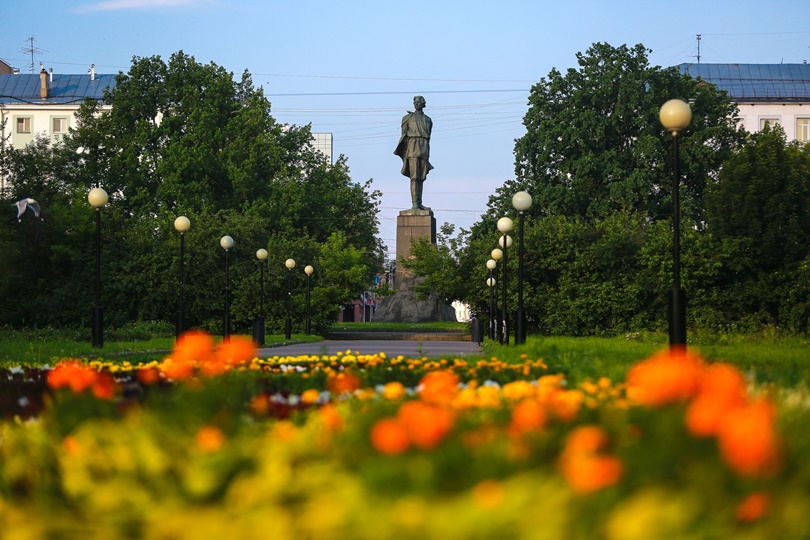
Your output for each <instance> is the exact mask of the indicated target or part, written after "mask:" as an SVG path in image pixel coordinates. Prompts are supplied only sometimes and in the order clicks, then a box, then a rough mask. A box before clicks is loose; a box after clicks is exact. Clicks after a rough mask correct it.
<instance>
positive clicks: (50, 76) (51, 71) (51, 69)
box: [48, 68, 53, 83]
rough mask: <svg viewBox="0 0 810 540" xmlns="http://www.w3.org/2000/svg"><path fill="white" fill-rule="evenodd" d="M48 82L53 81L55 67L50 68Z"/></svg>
mask: <svg viewBox="0 0 810 540" xmlns="http://www.w3.org/2000/svg"><path fill="white" fill-rule="evenodd" d="M48 82H49V83H52V82H53V68H48Z"/></svg>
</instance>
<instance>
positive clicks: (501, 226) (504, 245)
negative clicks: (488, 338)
mask: <svg viewBox="0 0 810 540" xmlns="http://www.w3.org/2000/svg"><path fill="white" fill-rule="evenodd" d="M513 227H514V224H513V223H512V220H511V219H509V218H508V217H502V218H501V219H499V220H498V230H499V231H500V233H501V238H500V239H499V240H498V243H499V244H500V246H501V249H502V250H503V270H501V272H502V274H503V277H502V279H501V282H502V284H503V300H502V304H503V305H502V306H501V317H502V318H503V339H502V340H501V345H509V311H508V310H507V307H506V294H507V290H506V287H507V283H508V279H507V272H506V265H507V262H508V261H509V248H510V247H512V237H511V236H509V235H508V234H506V233H508V232H509V231H511V230H512V228H513Z"/></svg>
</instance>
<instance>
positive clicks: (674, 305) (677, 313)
mask: <svg viewBox="0 0 810 540" xmlns="http://www.w3.org/2000/svg"><path fill="white" fill-rule="evenodd" d="M658 117H659V118H660V120H661V124H662V125H663V126H664V128H666V129H667V131H669V132H671V133H672V155H673V177H672V271H673V284H672V293H671V295H670V304H669V306H670V312H669V345H670V347H673V346H685V345H686V294H685V293H684V291H683V289H681V215H680V213H681V208H680V172H679V171H678V161H679V156H678V139H679V137H678V135H679V134H680V132H681V131H682V130H684V129H686V128H687V127H688V126H689V123H690V122H691V121H692V109H690V108H689V104H688V103H686V102H685V101H683V100H680V99H670V100H669V101H667V102H666V103H664V105H663V106H661V110H660V111H659V114H658Z"/></svg>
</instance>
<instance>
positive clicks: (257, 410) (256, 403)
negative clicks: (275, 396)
mask: <svg viewBox="0 0 810 540" xmlns="http://www.w3.org/2000/svg"><path fill="white" fill-rule="evenodd" d="M249 408H250V410H251V412H253V414H255V415H256V416H264V415H265V414H267V411H269V410H270V398H269V397H268V396H267V395H265V394H259V395H257V396H254V398H253V399H251V400H250V405H249Z"/></svg>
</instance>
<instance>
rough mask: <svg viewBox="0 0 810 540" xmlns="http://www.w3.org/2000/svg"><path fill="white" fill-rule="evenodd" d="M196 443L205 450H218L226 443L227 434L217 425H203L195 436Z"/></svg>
mask: <svg viewBox="0 0 810 540" xmlns="http://www.w3.org/2000/svg"><path fill="white" fill-rule="evenodd" d="M194 444H196V445H197V448H199V449H200V450H202V451H203V452H216V451H217V450H219V449H220V448H222V447H223V446H224V445H225V435H224V434H223V433H222V431H220V429H219V428H217V427H214V426H203V427H202V428H200V431H198V432H197V435H196V436H195V437H194Z"/></svg>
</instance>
